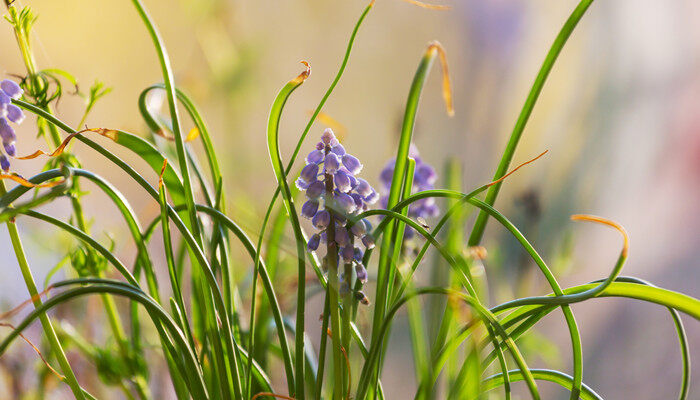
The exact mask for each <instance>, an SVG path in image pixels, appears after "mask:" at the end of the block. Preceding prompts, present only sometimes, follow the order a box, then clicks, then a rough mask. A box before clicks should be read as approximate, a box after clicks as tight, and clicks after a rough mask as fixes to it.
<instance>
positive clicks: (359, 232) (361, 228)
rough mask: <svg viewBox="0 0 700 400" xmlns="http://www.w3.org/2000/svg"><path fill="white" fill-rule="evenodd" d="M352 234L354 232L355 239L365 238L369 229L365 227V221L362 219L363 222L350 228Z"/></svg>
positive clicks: (360, 221)
mask: <svg viewBox="0 0 700 400" xmlns="http://www.w3.org/2000/svg"><path fill="white" fill-rule="evenodd" d="M350 232H352V234H353V235H354V236H355V237H363V236H365V234H366V233H367V228H366V226H365V222H364V220H363V219H361V220H359V221H357V222H356V223H355V225H353V226H352V227H351V228H350Z"/></svg>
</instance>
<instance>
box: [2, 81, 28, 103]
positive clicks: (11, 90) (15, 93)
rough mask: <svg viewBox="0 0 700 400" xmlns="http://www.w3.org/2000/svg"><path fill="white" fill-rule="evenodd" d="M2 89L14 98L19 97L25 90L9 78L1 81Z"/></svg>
mask: <svg viewBox="0 0 700 400" xmlns="http://www.w3.org/2000/svg"><path fill="white" fill-rule="evenodd" d="M0 89H2V91H3V92H5V94H7V95H8V96H10V97H12V98H13V99H19V98H20V97H22V93H24V90H22V88H21V87H19V85H18V84H17V83H15V82H14V81H11V80H9V79H5V80H4V81H2V82H0Z"/></svg>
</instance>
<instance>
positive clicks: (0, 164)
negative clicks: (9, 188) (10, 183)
mask: <svg viewBox="0 0 700 400" xmlns="http://www.w3.org/2000/svg"><path fill="white" fill-rule="evenodd" d="M0 168H2V170H3V171H5V172H7V171H9V169H10V160H8V159H7V157H5V155H4V154H0Z"/></svg>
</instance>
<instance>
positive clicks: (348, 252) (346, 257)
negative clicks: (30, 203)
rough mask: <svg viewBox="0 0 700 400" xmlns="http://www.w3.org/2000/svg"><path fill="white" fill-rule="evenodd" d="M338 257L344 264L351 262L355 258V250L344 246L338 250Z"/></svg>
mask: <svg viewBox="0 0 700 400" xmlns="http://www.w3.org/2000/svg"><path fill="white" fill-rule="evenodd" d="M340 255H341V256H342V257H343V261H345V262H346V263H349V262H352V259H353V257H354V256H355V249H354V248H353V247H352V246H345V247H343V248H342V249H341V250H340Z"/></svg>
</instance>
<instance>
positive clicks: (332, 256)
mask: <svg viewBox="0 0 700 400" xmlns="http://www.w3.org/2000/svg"><path fill="white" fill-rule="evenodd" d="M330 151H331V147H330V145H326V149H325V153H326V157H327V156H328V153H330ZM325 182H326V198H325V202H326V209H327V210H328V213H329V214H330V216H331V218H330V222H329V223H328V228H326V266H327V267H328V288H327V289H328V300H329V306H330V312H331V340H332V342H333V376H334V381H333V399H334V400H340V399H341V398H342V397H343V354H342V350H341V343H340V341H341V338H340V313H339V307H340V302H339V300H338V288H339V283H338V244H337V243H336V242H335V215H334V212H333V211H332V210H331V209H330V207H328V203H329V202H330V201H332V199H333V174H331V173H326V174H325ZM345 279H348V278H347V277H345ZM323 334H325V332H324V333H323Z"/></svg>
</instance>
